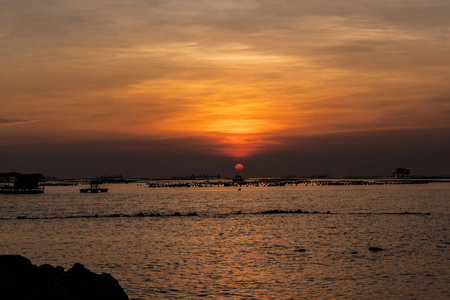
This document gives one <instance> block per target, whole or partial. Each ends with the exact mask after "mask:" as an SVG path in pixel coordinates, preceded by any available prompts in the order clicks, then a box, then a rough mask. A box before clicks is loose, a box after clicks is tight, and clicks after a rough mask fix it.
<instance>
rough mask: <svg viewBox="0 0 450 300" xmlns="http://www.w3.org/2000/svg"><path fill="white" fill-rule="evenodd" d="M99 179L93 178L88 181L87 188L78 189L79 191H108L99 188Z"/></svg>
mask: <svg viewBox="0 0 450 300" xmlns="http://www.w3.org/2000/svg"><path fill="white" fill-rule="evenodd" d="M101 183H102V182H101V181H98V180H93V181H91V183H90V186H89V188H87V189H80V192H81V193H106V192H108V189H106V188H100V186H99V184H101Z"/></svg>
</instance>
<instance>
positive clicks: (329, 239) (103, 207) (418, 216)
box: [0, 182, 450, 300]
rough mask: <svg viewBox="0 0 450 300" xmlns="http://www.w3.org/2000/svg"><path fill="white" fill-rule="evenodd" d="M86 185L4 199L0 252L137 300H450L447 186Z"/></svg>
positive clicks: (449, 185)
mask: <svg viewBox="0 0 450 300" xmlns="http://www.w3.org/2000/svg"><path fill="white" fill-rule="evenodd" d="M82 187H83V186H80V185H78V186H48V187H46V189H45V193H43V194H37V195H1V194H0V254H19V255H23V256H25V257H27V258H29V259H30V260H31V261H32V263H34V264H36V265H42V264H47V263H48V264H51V265H53V266H62V267H64V269H66V270H67V269H69V268H70V267H72V266H73V264H75V263H77V262H78V263H81V264H83V265H84V266H85V267H86V268H88V269H89V270H91V271H93V272H96V273H110V274H111V275H112V276H113V277H114V278H116V279H117V280H118V281H119V283H120V285H121V286H122V287H123V288H124V290H125V292H126V293H127V294H128V296H129V297H130V299H136V300H137V299H450V251H449V250H450V237H449V231H448V229H449V227H450V183H449V182H430V183H427V184H395V185H390V184H383V185H314V184H297V185H286V186H242V187H240V188H238V187H233V186H231V187H228V186H213V187H205V186H196V187H173V188H150V187H148V185H147V184H146V183H145V182H134V183H129V184H109V185H103V186H102V187H106V188H108V189H109V190H108V192H107V193H98V194H89V193H88V194H84V193H80V191H79V189H80V188H82ZM84 187H85V186H84ZM370 247H378V248H381V249H379V250H382V251H371V250H369V248H370Z"/></svg>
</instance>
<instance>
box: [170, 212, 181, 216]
mask: <svg viewBox="0 0 450 300" xmlns="http://www.w3.org/2000/svg"><path fill="white" fill-rule="evenodd" d="M172 216H174V217H181V214H180V213H179V212H175V213H173V215H172Z"/></svg>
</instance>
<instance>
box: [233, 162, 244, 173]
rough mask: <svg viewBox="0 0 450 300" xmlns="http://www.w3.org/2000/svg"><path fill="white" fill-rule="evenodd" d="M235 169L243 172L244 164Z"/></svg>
mask: <svg viewBox="0 0 450 300" xmlns="http://www.w3.org/2000/svg"><path fill="white" fill-rule="evenodd" d="M234 169H235V170H237V171H242V170H244V165H243V164H237V165H235V166H234Z"/></svg>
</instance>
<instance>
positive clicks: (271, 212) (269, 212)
mask: <svg viewBox="0 0 450 300" xmlns="http://www.w3.org/2000/svg"><path fill="white" fill-rule="evenodd" d="M283 214H284V215H286V214H305V215H306V214H316V215H431V213H429V212H427V213H422V212H407V211H406V212H347V213H332V212H330V211H325V212H320V211H312V212H310V211H306V210H301V209H297V210H281V209H273V210H264V211H260V212H241V211H237V212H233V213H224V214H214V215H209V214H204V215H202V214H199V213H197V212H189V213H184V214H182V213H180V212H174V213H170V214H160V213H155V212H152V213H143V212H139V213H135V214H105V215H98V214H95V215H69V216H48V217H45V216H44V217H34V216H32V217H28V216H25V215H20V216H17V217H16V218H15V219H16V220H55V219H96V218H170V217H226V216H230V215H233V216H237V215H283ZM0 219H1V220H8V219H9V220H11V219H13V218H0Z"/></svg>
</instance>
